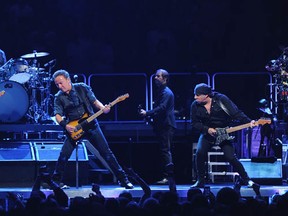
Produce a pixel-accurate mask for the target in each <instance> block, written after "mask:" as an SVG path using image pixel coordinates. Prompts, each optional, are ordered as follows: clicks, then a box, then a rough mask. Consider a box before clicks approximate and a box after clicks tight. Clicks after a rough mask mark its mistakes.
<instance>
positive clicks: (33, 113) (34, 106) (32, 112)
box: [27, 88, 42, 123]
mask: <svg viewBox="0 0 288 216" xmlns="http://www.w3.org/2000/svg"><path fill="white" fill-rule="evenodd" d="M31 91H32V92H31V94H32V97H31V99H30V103H31V106H30V107H29V110H28V113H27V116H28V117H29V118H30V119H32V121H33V122H35V123H38V120H39V118H40V116H41V115H42V111H41V108H40V106H39V104H38V102H37V98H36V91H37V89H36V88H32V90H31Z"/></svg>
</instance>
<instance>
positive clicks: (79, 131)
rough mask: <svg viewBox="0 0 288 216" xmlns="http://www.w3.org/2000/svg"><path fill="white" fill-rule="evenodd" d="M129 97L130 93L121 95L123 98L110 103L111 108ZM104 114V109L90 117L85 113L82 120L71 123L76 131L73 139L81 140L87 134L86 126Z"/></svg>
mask: <svg viewBox="0 0 288 216" xmlns="http://www.w3.org/2000/svg"><path fill="white" fill-rule="evenodd" d="M128 97H129V94H128V93H127V94H124V95H121V96H119V97H117V98H116V99H115V100H114V101H112V102H111V103H109V106H110V107H112V106H114V105H115V104H117V103H118V102H120V101H123V100H125V99H126V98H128ZM102 113H103V110H102V109H101V110H99V111H98V112H96V113H94V114H93V115H91V116H90V117H89V116H88V114H87V113H85V114H84V115H83V116H82V117H81V118H80V119H77V120H74V121H71V122H69V123H68V125H70V126H74V127H75V129H74V131H73V132H72V133H71V134H70V136H71V138H72V139H73V140H78V139H80V138H81V137H82V135H83V134H84V133H85V131H84V128H85V126H87V125H88V124H89V123H90V122H91V121H93V120H94V119H95V118H97V117H98V116H100V115H101V114H102Z"/></svg>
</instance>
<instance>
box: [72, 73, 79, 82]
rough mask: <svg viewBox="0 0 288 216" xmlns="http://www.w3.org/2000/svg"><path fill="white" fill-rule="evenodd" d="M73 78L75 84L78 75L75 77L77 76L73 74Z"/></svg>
mask: <svg viewBox="0 0 288 216" xmlns="http://www.w3.org/2000/svg"><path fill="white" fill-rule="evenodd" d="M73 78H74V80H75V82H77V81H78V75H77V74H75V75H74V76H73Z"/></svg>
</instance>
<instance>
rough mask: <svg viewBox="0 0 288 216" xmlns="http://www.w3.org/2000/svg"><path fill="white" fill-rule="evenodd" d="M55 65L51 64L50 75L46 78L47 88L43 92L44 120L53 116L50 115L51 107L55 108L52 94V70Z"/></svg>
mask: <svg viewBox="0 0 288 216" xmlns="http://www.w3.org/2000/svg"><path fill="white" fill-rule="evenodd" d="M54 66H55V65H49V71H48V77H46V78H45V82H46V88H44V90H45V92H44V91H42V92H41V102H42V103H41V107H42V110H43V116H42V119H41V120H42V121H47V120H51V116H50V115H49V108H51V109H53V107H52V100H51V99H52V98H53V95H52V94H51V80H52V78H51V70H52V68H53V67H54Z"/></svg>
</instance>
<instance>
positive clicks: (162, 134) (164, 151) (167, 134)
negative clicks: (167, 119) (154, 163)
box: [155, 125, 175, 177]
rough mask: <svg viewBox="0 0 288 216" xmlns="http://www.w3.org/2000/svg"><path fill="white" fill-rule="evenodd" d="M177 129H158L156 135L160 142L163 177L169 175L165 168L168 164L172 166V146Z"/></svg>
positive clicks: (169, 127)
mask: <svg viewBox="0 0 288 216" xmlns="http://www.w3.org/2000/svg"><path fill="white" fill-rule="evenodd" d="M174 131H175V129H174V128H173V127H171V126H169V125H168V126H166V127H163V128H157V129H156V130H155V134H156V136H157V138H158V141H159V145H160V146H159V148H160V163H161V172H162V177H166V176H167V173H166V170H165V167H166V166H167V165H168V164H172V163H173V160H172V154H171V146H172V140H173V135H174Z"/></svg>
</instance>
